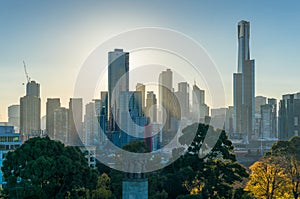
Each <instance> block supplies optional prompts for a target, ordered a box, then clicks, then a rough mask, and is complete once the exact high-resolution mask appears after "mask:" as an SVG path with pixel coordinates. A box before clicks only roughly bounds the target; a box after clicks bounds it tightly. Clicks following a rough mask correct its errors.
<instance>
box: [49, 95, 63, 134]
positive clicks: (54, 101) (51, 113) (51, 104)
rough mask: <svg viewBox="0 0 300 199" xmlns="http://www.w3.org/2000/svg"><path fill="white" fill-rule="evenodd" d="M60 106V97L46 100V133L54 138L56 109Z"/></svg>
mask: <svg viewBox="0 0 300 199" xmlns="http://www.w3.org/2000/svg"><path fill="white" fill-rule="evenodd" d="M58 108H60V99H59V98H48V99H47V102H46V134H47V135H48V136H49V137H50V138H52V139H53V138H54V111H55V110H56V109H58Z"/></svg>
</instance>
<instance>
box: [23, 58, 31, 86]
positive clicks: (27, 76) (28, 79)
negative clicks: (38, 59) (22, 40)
mask: <svg viewBox="0 0 300 199" xmlns="http://www.w3.org/2000/svg"><path fill="white" fill-rule="evenodd" d="M23 65H24V71H25V75H26V79H27V82H28V83H29V82H30V77H29V75H28V73H27V70H26V64H25V61H23Z"/></svg>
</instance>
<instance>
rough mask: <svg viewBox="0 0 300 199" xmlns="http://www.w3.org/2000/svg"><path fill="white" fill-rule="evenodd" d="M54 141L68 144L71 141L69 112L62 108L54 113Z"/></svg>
mask: <svg viewBox="0 0 300 199" xmlns="http://www.w3.org/2000/svg"><path fill="white" fill-rule="evenodd" d="M53 139H55V140H59V141H61V142H63V143H64V144H68V143H69V142H68V140H69V110H68V109H66V108H64V107H60V108H57V109H55V110H54V113H53Z"/></svg>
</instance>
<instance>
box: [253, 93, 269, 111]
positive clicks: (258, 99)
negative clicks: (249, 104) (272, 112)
mask: <svg viewBox="0 0 300 199" xmlns="http://www.w3.org/2000/svg"><path fill="white" fill-rule="evenodd" d="M265 104H267V98H266V97H264V96H256V97H255V113H257V114H260V112H261V111H260V107H261V106H262V105H265Z"/></svg>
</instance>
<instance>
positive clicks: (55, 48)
mask: <svg viewBox="0 0 300 199" xmlns="http://www.w3.org/2000/svg"><path fill="white" fill-rule="evenodd" d="M299 6H300V5H299V3H298V2H297V1H289V2H288V3H279V2H272V4H270V3H269V2H261V1H254V2H253V1H252V2H251V3H250V2H249V3H247V2H242V3H238V2H235V1H226V2H221V1H219V2H217V3H216V2H214V3H212V2H197V1H191V2H189V3H188V4H186V3H184V2H180V1H164V2H161V1H154V2H151V4H150V3H148V2H140V1H131V2H118V1H113V2H100V1H99V2H98V1H89V2H82V1H63V2H61V1H51V3H50V2H40V1H28V2H17V1H2V2H1V7H0V24H1V27H3V28H2V31H1V33H0V43H1V46H0V54H1V57H0V67H1V71H2V72H1V74H0V77H1V84H0V86H1V90H2V92H1V94H0V119H1V121H6V120H7V107H8V106H9V105H11V104H19V100H20V97H21V96H23V95H24V93H25V85H22V84H23V83H26V77H25V74H24V70H23V63H22V61H23V60H25V62H26V64H27V70H28V73H29V76H30V77H31V78H32V79H33V80H36V81H37V82H39V83H40V85H41V100H42V101H41V104H42V107H41V110H42V115H45V103H46V100H47V98H49V97H60V98H61V101H62V105H63V106H66V105H67V103H68V101H69V98H70V97H72V95H73V90H74V84H75V81H76V77H77V75H78V72H79V70H80V68H81V66H82V64H83V63H84V61H85V60H86V58H87V57H88V56H89V54H90V53H91V52H92V51H93V50H94V49H95V48H97V47H98V46H99V45H100V44H101V43H102V42H104V41H106V40H107V39H109V38H111V37H112V36H114V35H117V34H119V33H121V32H124V31H128V30H132V29H136V28H142V27H160V28H168V29H172V30H175V31H179V32H181V33H183V34H185V35H187V36H189V37H191V38H192V39H194V40H195V41H196V42H198V43H199V44H200V45H202V47H203V48H204V49H205V50H206V51H207V53H208V54H209V55H210V57H211V59H212V60H213V61H214V63H215V64H216V67H217V69H218V70H219V73H220V76H221V77H222V80H223V83H224V88H225V92H226V97H227V98H226V104H227V105H232V104H233V100H232V93H233V91H232V87H233V81H232V74H233V73H234V72H235V71H236V70H237V40H236V37H237V31H236V24H237V22H238V21H240V20H241V19H245V20H247V21H250V22H251V34H250V47H251V57H252V58H254V59H255V60H256V64H255V65H256V67H255V74H256V83H255V84H256V88H255V90H256V91H255V92H256V93H255V94H256V96H257V95H264V96H267V97H274V98H277V99H280V98H281V96H282V95H283V94H286V93H295V92H298V91H299V88H298V74H299V67H297V63H299V56H297V55H298V52H299V51H298V49H297V46H299V43H300V41H299V37H298V35H299V33H300V30H299V27H298V26H297V24H298V23H299V19H300V16H299V15H300V14H299V13H298V9H299ZM245 8H246V9H245ZM111 10H114V12H111ZM117 47H118V46H117ZM111 50H113V49H111ZM125 50H126V49H125ZM103 59H107V57H104V58H103ZM174 87H176V85H174ZM86 103H87V102H86ZM209 105H210V104H209Z"/></svg>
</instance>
